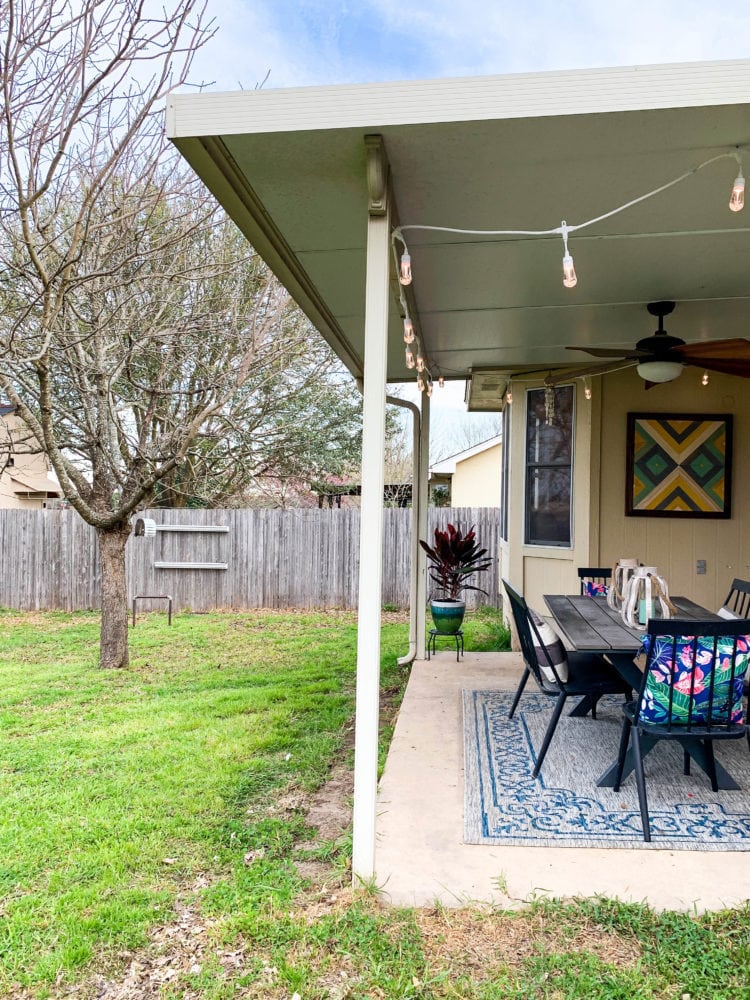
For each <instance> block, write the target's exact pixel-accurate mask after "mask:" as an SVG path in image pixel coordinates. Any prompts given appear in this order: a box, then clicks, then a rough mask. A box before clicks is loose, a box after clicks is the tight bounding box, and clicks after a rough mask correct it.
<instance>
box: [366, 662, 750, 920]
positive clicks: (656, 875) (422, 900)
mask: <svg viewBox="0 0 750 1000" xmlns="http://www.w3.org/2000/svg"><path fill="white" fill-rule="evenodd" d="M520 671H521V657H520V654H519V653H467V654H466V656H465V657H464V659H463V660H462V661H461V663H456V656H455V652H453V653H451V652H450V651H445V652H442V651H441V652H439V653H438V654H437V655H436V656H434V657H433V658H432V659H431V660H429V661H426V660H423V661H418V662H416V663H414V665H413V667H412V672H411V677H410V679H409V684H408V687H407V690H406V694H405V697H404V701H403V704H402V706H401V710H400V713H399V717H398V720H397V723H396V729H395V732H394V736H393V741H392V743H391V748H390V751H389V754H388V759H387V761H386V766H385V770H384V773H383V777H382V779H381V782H380V790H379V797H378V820H377V846H376V858H375V864H376V871H377V876H376V880H377V885H378V886H379V888H380V890H381V894H382V896H383V899H385V900H387V901H390V902H392V903H394V904H397V905H402V906H424V905H430V904H433V903H435V902H440V903H442V904H443V905H447V906H460V905H464V904H466V903H468V902H472V901H482V902H487V903H492V904H495V905H498V906H501V907H515V906H519V905H522V904H523V903H525V902H528V901H529V900H531V899H533V898H535V897H537V898H538V897H540V896H549V897H555V898H572V897H586V896H605V897H609V898H616V899H620V900H623V901H631V902H646V903H648V904H650V905H651V906H653V907H654V908H655V909H678V910H693V909H695V910H698V911H702V910H711V909H721V908H724V907H731V906H737V905H739V904H741V903H743V902H744V901H745V900H746V899H747V898H748V895H750V851H748V852H744V851H733V852H724V851H700V852H698V851H674V850H664V851H659V850H649V851H643V850H638V851H629V850H626V849H625V850H624V849H617V848H607V849H601V848H600V849H595V848H578V847H560V848H551V847H496V846H477V845H475V844H465V843H464V842H463V796H464V778H463V733H462V719H461V690H462V689H463V688H475V689H492V688H497V689H500V690H512V689H514V688H515V686H516V684H517V681H518V677H519V676H520Z"/></svg>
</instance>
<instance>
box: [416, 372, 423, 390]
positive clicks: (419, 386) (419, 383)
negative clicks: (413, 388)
mask: <svg viewBox="0 0 750 1000" xmlns="http://www.w3.org/2000/svg"><path fill="white" fill-rule="evenodd" d="M417 389H419V391H420V392H424V379H423V378H422V376H421V375H418V376H417Z"/></svg>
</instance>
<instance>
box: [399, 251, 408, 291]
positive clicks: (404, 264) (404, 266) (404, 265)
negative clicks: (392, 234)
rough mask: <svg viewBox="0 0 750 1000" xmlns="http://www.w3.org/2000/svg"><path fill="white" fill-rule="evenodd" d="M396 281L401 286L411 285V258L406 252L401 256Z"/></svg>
mask: <svg viewBox="0 0 750 1000" xmlns="http://www.w3.org/2000/svg"><path fill="white" fill-rule="evenodd" d="M398 280H399V281H400V282H401V284H402V285H410V284H411V257H410V256H409V252H408V250H404V252H403V253H402V254H401V275H400V277H399V279H398Z"/></svg>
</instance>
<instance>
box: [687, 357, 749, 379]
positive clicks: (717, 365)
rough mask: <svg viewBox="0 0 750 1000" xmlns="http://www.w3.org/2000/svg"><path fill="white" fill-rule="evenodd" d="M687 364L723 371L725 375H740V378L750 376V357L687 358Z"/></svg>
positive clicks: (713, 370) (711, 370)
mask: <svg viewBox="0 0 750 1000" xmlns="http://www.w3.org/2000/svg"><path fill="white" fill-rule="evenodd" d="M685 364H688V365H693V366H694V367H695V368H705V369H706V370H707V371H710V372H721V373H722V374H724V375H738V376H739V377H740V378H750V358H747V359H746V358H736V359H734V360H724V359H723V358H686V359H685Z"/></svg>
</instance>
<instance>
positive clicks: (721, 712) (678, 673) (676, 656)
mask: <svg viewBox="0 0 750 1000" xmlns="http://www.w3.org/2000/svg"><path fill="white" fill-rule="evenodd" d="M747 633H748V622H747V621H745V620H742V619H740V620H737V621H717V620H716V619H713V620H711V621H693V620H690V621H688V620H685V619H679V618H673V619H670V620H668V621H664V620H662V619H657V618H652V619H650V620H649V623H648V632H647V633H646V635H645V636H644V637H643V646H644V652H645V654H646V661H645V667H644V672H643V681H642V683H641V689H640V691H639V693H638V698H637V700H636V701H632V702H630V703H629V704H627V705H625V707H624V708H623V725H622V734H621V739H620V751H619V754H618V758H617V773H616V777H615V783H614V786H613V787H614V790H615V791H619V788H620V784H621V781H622V775H623V769H624V766H625V758H626V754H627V751H628V746H630V749H631V753H632V762H633V768H634V770H635V780H636V785H637V787H638V802H639V805H640V810H641V823H642V825H643V839H644V840H646V841H650V840H651V823H650V819H649V813H648V799H647V797H646V779H645V776H644V771H643V758H644V756H645V755H646V754H647V753H648V752H649V751H650V750H651V749H652V748H653V747H654V746H655V745H656V744H657V743H658V742H659V741H661V740H676V741H677V742H679V743H680V744H681V745H682V749H683V754H684V762H685V774H690V758H691V757H692V758H693V759H694V760H696V761H697V762H698V763H699V764H700V766H701V767H702V768H703V769H704V770H705V772H706V774H707V775H708V777H709V780H710V781H711V788H712V789H713V790H714V791H715V792H716V791H718V787H719V786H718V781H717V776H716V762H715V760H714V749H713V744H714V741H715V740H734V739H740V738H742V737H743V736H744V735H745V733H746V725H745V717H744V707H743V700H742V689H743V681H744V677H745V671H746V670H747V666H748V651H749V650H750V635H749V634H747Z"/></svg>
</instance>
